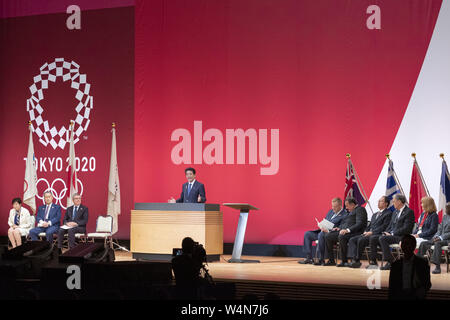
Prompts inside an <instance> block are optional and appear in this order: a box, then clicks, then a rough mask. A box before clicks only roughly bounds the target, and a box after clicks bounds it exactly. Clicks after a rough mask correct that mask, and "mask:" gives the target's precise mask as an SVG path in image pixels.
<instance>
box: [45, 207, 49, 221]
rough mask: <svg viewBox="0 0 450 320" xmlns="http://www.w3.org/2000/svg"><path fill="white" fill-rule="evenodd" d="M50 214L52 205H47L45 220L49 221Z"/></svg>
mask: <svg viewBox="0 0 450 320" xmlns="http://www.w3.org/2000/svg"><path fill="white" fill-rule="evenodd" d="M49 212H50V205H47V208H46V209H45V220H48V213H49Z"/></svg>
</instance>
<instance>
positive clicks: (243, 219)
mask: <svg viewBox="0 0 450 320" xmlns="http://www.w3.org/2000/svg"><path fill="white" fill-rule="evenodd" d="M223 205H224V206H225V207H230V208H233V209H237V210H239V211H240V213H239V221H238V226H237V230H236V238H235V240H234V246H233V254H232V256H231V259H230V260H228V262H230V263H246V262H256V263H258V262H259V260H244V259H241V254H242V247H243V245H244V237H245V229H246V228H247V220H248V213H249V212H250V210H259V209H258V208H255V207H254V206H252V205H250V204H248V203H224V204H223Z"/></svg>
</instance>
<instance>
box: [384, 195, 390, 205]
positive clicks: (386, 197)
mask: <svg viewBox="0 0 450 320" xmlns="http://www.w3.org/2000/svg"><path fill="white" fill-rule="evenodd" d="M383 199H384V203H386V204H387V205H388V207H389V204H390V203H391V201H390V200H389V197H388V196H383Z"/></svg>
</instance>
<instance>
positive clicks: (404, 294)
mask: <svg viewBox="0 0 450 320" xmlns="http://www.w3.org/2000/svg"><path fill="white" fill-rule="evenodd" d="M400 246H401V248H402V251H403V257H402V258H401V259H399V260H397V261H395V262H394V263H392V267H391V272H390V273H389V299H395V300H397V299H398V300H418V299H425V296H426V294H427V292H428V290H430V288H431V281H430V266H429V265H428V261H427V260H426V259H424V258H422V257H418V256H416V255H415V254H414V250H416V238H415V237H414V236H412V235H410V234H407V235H404V236H403V237H402V239H401V243H400Z"/></svg>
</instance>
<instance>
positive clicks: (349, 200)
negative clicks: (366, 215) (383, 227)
mask: <svg viewBox="0 0 450 320" xmlns="http://www.w3.org/2000/svg"><path fill="white" fill-rule="evenodd" d="M345 201H347V202H348V203H353V204H354V205H357V204H358V201H356V199H355V198H353V197H347V198H346V199H345Z"/></svg>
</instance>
